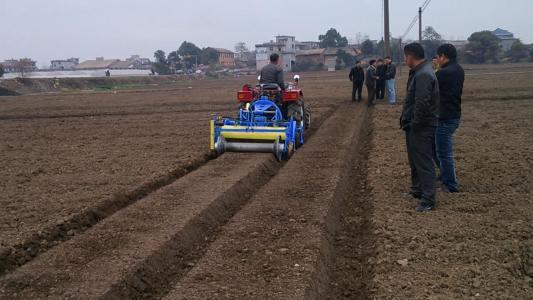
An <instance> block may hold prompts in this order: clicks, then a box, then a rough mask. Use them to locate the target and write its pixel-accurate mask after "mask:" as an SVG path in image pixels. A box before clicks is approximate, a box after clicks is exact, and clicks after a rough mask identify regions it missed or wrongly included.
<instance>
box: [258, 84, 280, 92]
mask: <svg viewBox="0 0 533 300" xmlns="http://www.w3.org/2000/svg"><path fill="white" fill-rule="evenodd" d="M261 88H262V89H263V90H267V91H278V90H279V89H280V88H279V85H278V84H277V83H263V84H261Z"/></svg>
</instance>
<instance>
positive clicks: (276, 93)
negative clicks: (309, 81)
mask: <svg viewBox="0 0 533 300" xmlns="http://www.w3.org/2000/svg"><path fill="white" fill-rule="evenodd" d="M289 88H290V89H287V90H286V91H281V89H280V88H279V86H277V85H273V84H263V85H258V86H257V87H256V88H255V89H254V90H252V89H251V88H250V87H249V86H245V87H244V88H243V90H242V91H239V92H238V93H237V99H238V101H239V102H240V103H241V105H240V107H239V112H238V117H237V118H228V117H216V116H215V117H214V118H213V119H212V120H211V124H210V125H211V136H210V148H211V150H212V151H213V152H215V153H216V154H217V155H220V154H222V153H224V152H258V153H273V154H274V156H275V157H276V159H278V160H287V159H289V158H290V157H291V155H292V154H293V153H294V151H295V150H296V149H297V148H298V147H300V146H301V145H303V143H304V131H305V129H306V124H307V125H309V120H310V114H309V113H308V112H306V110H305V108H304V105H303V99H302V93H301V91H300V90H298V89H295V88H294V86H290V85H289Z"/></svg>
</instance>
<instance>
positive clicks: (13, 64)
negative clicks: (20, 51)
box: [0, 59, 19, 73]
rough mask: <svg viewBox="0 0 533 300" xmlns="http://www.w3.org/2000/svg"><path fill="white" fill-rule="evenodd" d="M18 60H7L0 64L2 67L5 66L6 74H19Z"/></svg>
mask: <svg viewBox="0 0 533 300" xmlns="http://www.w3.org/2000/svg"><path fill="white" fill-rule="evenodd" d="M18 62H19V61H18V60H16V59H7V60H5V61H3V62H2V63H0V65H2V66H4V72H6V73H15V72H17V66H18Z"/></svg>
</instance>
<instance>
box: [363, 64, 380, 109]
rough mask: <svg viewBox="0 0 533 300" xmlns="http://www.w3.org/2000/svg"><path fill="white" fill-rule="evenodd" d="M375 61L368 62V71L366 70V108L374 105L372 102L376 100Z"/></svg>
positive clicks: (376, 77)
mask: <svg viewBox="0 0 533 300" xmlns="http://www.w3.org/2000/svg"><path fill="white" fill-rule="evenodd" d="M375 63H376V60H375V59H372V60H371V61H370V62H369V64H370V65H369V66H368V69H366V76H365V77H366V78H365V79H366V90H367V91H368V106H373V105H374V100H375V99H376V80H377V79H378V76H377V74H376V66H375Z"/></svg>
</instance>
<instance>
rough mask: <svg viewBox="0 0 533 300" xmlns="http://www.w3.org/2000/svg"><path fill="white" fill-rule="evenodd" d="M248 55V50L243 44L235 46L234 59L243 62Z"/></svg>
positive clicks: (239, 43)
mask: <svg viewBox="0 0 533 300" xmlns="http://www.w3.org/2000/svg"><path fill="white" fill-rule="evenodd" d="M249 54H250V49H248V47H247V46H246V43H245V42H238V43H237V44H235V57H236V58H238V59H241V60H244V59H246V58H247V57H248V55H249Z"/></svg>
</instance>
